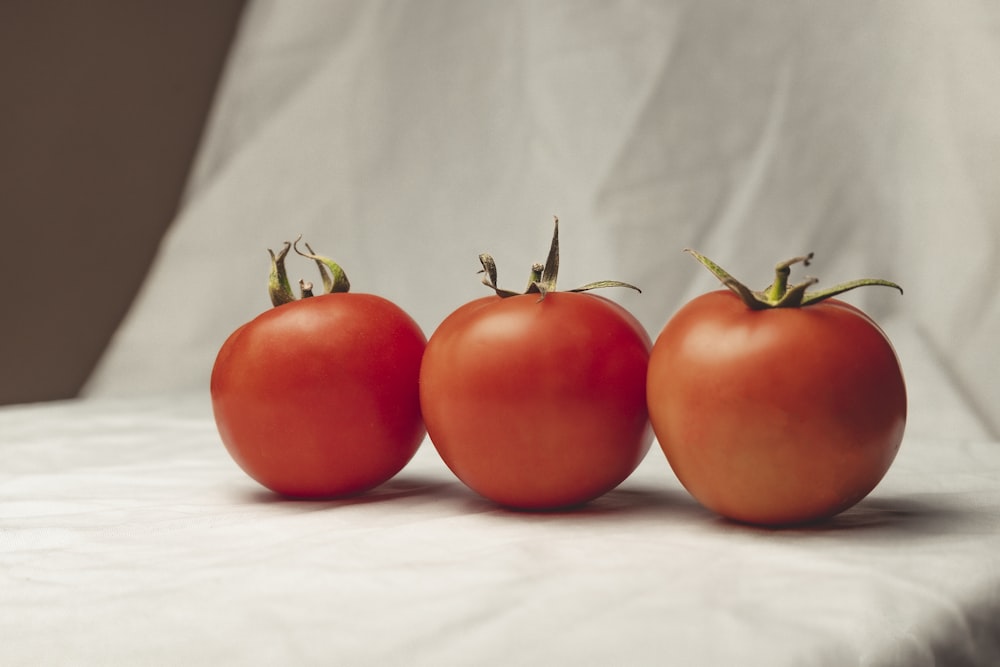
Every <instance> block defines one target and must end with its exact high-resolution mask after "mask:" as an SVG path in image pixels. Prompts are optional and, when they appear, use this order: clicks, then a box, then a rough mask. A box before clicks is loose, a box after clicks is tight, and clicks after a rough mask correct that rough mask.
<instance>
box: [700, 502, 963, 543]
mask: <svg viewBox="0 0 1000 667" xmlns="http://www.w3.org/2000/svg"><path fill="white" fill-rule="evenodd" d="M979 514H980V513H979V512H978V511H977V510H976V509H975V508H971V507H959V506H955V505H954V504H949V502H948V500H947V499H946V498H943V497H938V496H887V497H878V498H866V499H864V500H862V501H861V502H859V503H858V504H857V505H855V506H854V507H851V508H849V509H847V510H845V511H844V512H841V513H840V514H838V515H836V516H833V517H830V518H828V519H823V520H820V521H815V522H811V523H803V524H795V525H790V526H773V527H769V526H757V525H753V524H746V523H741V522H738V521H733V520H730V519H726V518H724V517H717V518H716V520H717V521H718V522H719V523H721V524H724V525H726V526H727V527H736V528H741V529H745V530H748V531H756V532H761V533H773V534H787V535H796V536H820V535H825V534H830V533H834V532H836V533H845V534H849V533H857V534H859V535H860V534H864V535H865V536H866V537H869V538H870V537H871V536H872V535H873V534H877V533H883V534H885V536H886V537H887V538H889V537H891V538H892V539H898V538H900V537H901V536H902V537H926V536H935V535H943V534H948V533H953V532H964V531H967V530H969V528H970V526H971V525H972V524H974V523H975V522H976V521H978V520H979Z"/></svg>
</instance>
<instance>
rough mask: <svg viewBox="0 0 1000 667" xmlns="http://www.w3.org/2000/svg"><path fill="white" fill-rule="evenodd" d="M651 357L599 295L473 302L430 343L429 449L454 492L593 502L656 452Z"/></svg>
mask: <svg viewBox="0 0 1000 667" xmlns="http://www.w3.org/2000/svg"><path fill="white" fill-rule="evenodd" d="M650 346H651V341H650V339H649V336H648V335H647V334H646V332H645V330H644V329H643V328H642V325H641V324H639V322H638V321H637V320H636V319H635V318H634V317H633V316H632V315H631V314H630V313H628V311H627V310H625V309H624V308H622V307H621V306H619V305H618V304H616V303H614V302H612V301H609V300H607V299H604V298H601V297H599V296H596V295H592V294H579V293H571V292H551V293H549V294H548V295H547V296H546V297H545V299H544V300H539V296H538V294H525V295H518V296H512V297H507V298H500V297H497V296H489V297H485V298H482V299H477V300H475V301H472V302H470V303H468V304H466V305H464V306H462V307H460V308H458V309H457V310H456V311H455V312H453V313H452V314H451V315H450V316H448V317H447V318H446V319H445V320H444V321H443V322H442V323H441V324H440V325H439V326H438V328H437V330H436V331H435V332H434V334H433V335H432V336H431V338H430V341H429V342H428V344H427V350H426V352H425V354H424V359H423V363H422V366H421V374H420V401H421V406H422V410H423V414H424V421H425V423H426V425H427V432H428V435H429V436H430V440H431V442H432V443H433V444H434V446H435V448H436V449H437V451H438V453H439V454H440V455H441V458H442V459H443V460H444V462H445V464H447V466H448V467H449V468H450V469H451V470H452V472H454V473H455V475H456V476H457V477H458V478H459V479H460V480H461V481H462V482H464V483H465V484H466V485H467V486H469V487H470V488H471V489H473V490H474V491H476V492H477V493H479V494H480V495H482V496H485V497H486V498H489V499H491V500H493V501H495V502H497V503H499V504H501V505H505V506H508V507H511V508H517V509H534V510H539V509H556V508H563V507H570V506H574V505H579V504H582V503H584V502H587V501H589V500H592V499H594V498H596V497H598V496H600V495H602V494H603V493H605V492H607V491H610V490H611V489H613V488H614V487H616V486H617V485H618V484H620V483H621V482H622V481H623V480H624V479H625V478H626V477H628V476H629V475H630V474H631V473H632V471H633V470H635V468H636V466H638V464H639V462H640V461H641V460H642V458H643V457H644V456H645V454H646V453H647V452H648V450H649V448H650V446H651V444H652V431H651V428H650V426H649V420H648V414H647V411H646V400H645V381H646V368H647V364H648V360H649V349H650Z"/></svg>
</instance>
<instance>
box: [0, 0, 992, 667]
mask: <svg viewBox="0 0 1000 667" xmlns="http://www.w3.org/2000/svg"><path fill="white" fill-rule="evenodd" d="M998 12H1000V9H998V8H997V7H996V6H995V5H993V4H989V3H985V2H979V1H974V0H962V1H959V2H954V3H948V5H947V7H945V6H944V5H943V4H941V3H933V2H929V1H925V0H917V1H906V2H903V1H901V0H900V1H890V2H879V3H857V2H840V3H829V2H769V3H753V4H751V3H742V2H720V1H708V2H679V1H675V2H638V1H636V2H627V1H620V2H603V1H601V2H596V1H595V2H579V1H562V0H555V1H551V2H532V1H530V0H522V1H517V0H514V1H511V2H477V3H469V2H460V1H453V0H427V1H420V2H407V1H400V0H396V1H389V0H381V1H380V0H366V1H360V0H358V1H340V2H327V1H321V2H296V3H278V2H275V1H264V0H261V1H256V2H252V3H251V5H250V7H249V9H248V11H247V13H246V15H245V16H244V18H243V23H242V25H241V29H240V31H239V35H238V39H237V42H236V44H235V47H234V49H233V52H232V54H231V56H230V60H229V62H228V65H227V69H226V73H225V77H224V80H223V83H222V86H221V88H220V91H219V94H218V97H217V100H216V104H215V107H214V110H213V114H212V118H211V122H210V124H209V127H208V129H207V132H206V135H205V138H204V141H203V143H202V146H201V149H200V152H199V156H198V160H197V164H196V165H195V168H194V170H193V172H192V174H191V178H190V181H189V183H188V187H187V191H186V194H185V199H184V205H183V208H182V210H181V212H180V214H179V216H178V217H177V219H176V220H175V221H174V223H173V225H172V226H171V228H170V230H169V231H168V234H167V236H166V237H165V238H164V240H163V242H162V245H161V247H160V251H159V253H158V256H157V259H156V262H155V264H154V265H153V267H152V269H151V272H150V274H149V276H148V277H147V279H146V282H145V283H144V285H143V288H142V290H141V292H140V295H139V297H138V298H137V300H136V302H135V304H134V305H133V308H132V310H131V312H130V313H129V315H128V317H127V318H126V320H125V321H124V322H123V324H122V326H121V327H120V329H119V330H118V332H117V333H116V335H115V338H114V339H113V341H112V343H111V345H110V346H109V348H108V350H107V353H106V355H105V356H104V358H103V359H102V361H101V364H100V365H99V367H98V369H97V370H96V371H95V373H94V376H93V377H92V378H91V380H90V382H89V384H88V386H87V389H86V391H85V397H84V398H83V399H80V400H76V401H69V402H64V403H54V404H48V405H38V406H13V407H8V408H2V409H0V591H3V593H2V595H3V601H4V603H3V604H2V605H0V636H3V637H4V641H3V642H2V643H0V663H2V664H4V665H62V664H100V665H117V664H121V665H132V664H147V665H148V664H152V665H155V664H188V665H192V666H194V665H209V664H211V665H220V664H221V665H227V664H231V665H258V664H259V665H273V664H302V665H326V664H350V665H369V664H370V665H385V664H407V665H466V664H475V665H529V664H530V665H536V664H581V665H590V664H592V665H608V664H628V665H646V664H648V665H654V664H655V665H660V664H678V665H768V666H775V665H777V666H781V665H795V666H798V665H819V666H826V665H830V666H836V667H840V666H842V665H866V666H873V667H874V666H878V667H883V666H899V667H904V666H905V667H913V666H917V667H919V666H922V665H928V666H929V665H937V664H949V665H950V664H962V665H965V664H968V665H993V664H997V663H998V662H1000V625H998V623H997V620H996V619H998V618H1000V560H998V557H997V554H998V553H1000V442H998V438H1000V435H998V434H1000V417H998V414H997V412H996V410H995V406H996V405H998V404H1000V383H998V382H997V381H996V378H997V377H998V376H1000V356H998V355H996V354H994V353H993V349H994V347H995V345H994V342H995V341H996V340H998V338H1000V299H998V298H997V296H996V295H995V293H994V291H993V290H992V287H991V286H992V285H993V284H994V283H995V282H996V281H995V277H996V273H997V271H998V269H997V264H996V262H995V261H994V260H995V258H996V256H997V250H998V245H1000V240H998V236H1000V225H998V224H997V220H998V219H1000V181H998V180H997V179H996V177H995V174H996V171H997V170H996V169H995V167H996V165H997V164H1000V160H998V157H1000V123H998V122H997V120H996V119H997V118H1000V113H998V112H1000V92H998V91H1000V86H998V85H996V84H997V83H1000V82H998V81H997V80H996V79H997V74H996V73H997V72H1000V67H998V65H1000V62H998V60H1000V53H998V45H1000V41H998V38H997V35H998V33H997V31H996V26H997V25H998V19H1000V16H998ZM553 215H558V216H559V219H560V229H561V247H562V261H561V275H560V281H559V284H560V286H561V287H563V288H571V287H575V286H577V285H580V284H583V283H587V282H591V281H594V280H600V279H618V280H623V281H626V282H629V283H633V284H636V285H639V286H640V287H641V288H642V289H643V292H642V293H641V294H635V293H633V292H631V291H628V290H614V291H607V292H605V295H606V296H608V297H610V298H612V299H614V300H616V301H618V302H619V303H621V304H622V305H624V306H625V307H626V308H628V309H629V310H631V311H632V312H634V313H635V314H636V316H637V317H638V318H639V319H640V321H641V322H642V323H643V325H644V326H645V327H646V329H647V330H648V331H649V332H650V334H651V335H652V336H654V337H655V335H656V333H657V332H658V331H659V330H660V328H661V327H662V326H663V324H664V323H665V322H666V321H667V319H668V318H669V316H670V315H671V314H672V313H673V312H674V311H675V310H676V309H677V308H678V307H679V306H680V305H681V304H682V303H684V302H685V301H686V300H687V299H689V298H691V297H693V296H694V295H696V294H698V293H701V292H704V291H707V290H710V289H715V288H717V287H718V282H717V281H716V280H715V279H714V278H713V277H712V276H711V275H709V274H708V273H707V272H705V271H704V270H703V269H702V268H701V267H700V266H698V265H697V264H696V263H695V262H694V261H693V260H692V259H691V258H690V257H688V256H687V255H685V254H684V253H683V252H682V250H683V249H684V248H686V247H691V248H695V249H697V250H699V251H701V252H702V253H704V254H706V255H708V256H710V257H712V258H713V259H715V260H716V261H717V262H719V263H720V264H722V265H723V266H725V267H726V268H728V269H729V270H730V272H731V273H733V274H735V275H736V276H737V277H739V278H741V279H744V280H745V281H746V282H748V283H749V284H750V286H751V287H755V288H762V287H764V286H765V285H766V284H767V283H768V282H769V281H770V280H771V278H772V267H773V265H774V263H775V262H777V261H779V260H783V259H786V258H789V257H793V256H797V255H801V254H803V253H804V252H807V251H814V252H815V253H816V254H815V259H814V261H813V263H812V265H811V266H809V267H808V268H805V269H803V268H802V267H797V268H796V270H795V274H793V279H803V278H804V276H805V275H807V274H815V275H818V276H819V277H820V278H821V279H822V281H821V282H820V283H819V286H821V287H822V286H830V285H833V284H834V283H837V282H841V281H845V280H850V279H854V278H858V277H864V276H871V277H880V278H886V279H890V280H894V281H896V282H898V283H900V284H901V285H902V286H903V287H904V288H905V294H904V295H902V296H900V295H899V294H898V293H897V292H895V291H894V290H890V289H885V288H866V289H865V290H862V291H859V292H854V293H851V294H850V295H848V296H847V297H845V298H846V300H848V301H850V302H852V303H854V304H856V305H859V306H861V307H863V308H864V309H865V310H866V311H867V312H869V313H870V314H871V315H872V316H873V317H875V318H876V319H877V320H878V321H879V323H880V324H881V325H882V326H883V327H884V329H885V330H886V332H887V334H888V335H889V337H890V338H891V339H892V341H893V343H894V345H895V347H896V350H897V353H898V355H899V358H900V362H901V365H902V367H903V372H904V375H905V377H906V381H907V392H908V404H909V415H908V422H907V429H906V435H905V438H904V442H903V445H902V447H901V449H900V453H899V456H898V458H897V460H896V462H895V464H894V465H893V467H892V469H891V470H890V471H889V473H888V475H887V476H886V478H885V479H884V480H883V482H882V483H881V484H880V485H879V486H878V487H877V488H876V489H875V491H874V492H873V493H872V494H871V495H870V496H869V497H868V498H866V499H865V500H863V501H862V502H861V503H860V504H858V505H857V506H856V507H855V508H853V509H851V510H849V511H847V512H846V513H844V514H842V515H840V516H839V517H837V518H835V519H834V520H832V521H831V522H829V523H826V524H822V525H819V526H815V527H812V528H807V529H796V530H783V531H768V530H761V529H755V528H748V527H743V526H739V525H735V524H732V523H729V522H726V521H723V520H720V519H718V518H717V517H715V516H713V515H712V514H711V513H709V512H707V511H705V510H703V509H701V508H700V507H699V506H698V505H697V504H696V503H695V502H694V501H693V500H692V499H691V498H690V496H688V494H687V493H686V492H685V491H684V489H683V488H682V487H681V486H680V485H679V483H678V482H677V481H676V478H675V477H674V476H673V475H672V473H671V472H670V470H669V467H668V466H667V464H666V461H665V459H664V458H663V456H662V454H661V453H660V452H659V451H658V450H657V449H656V447H655V446H654V449H653V451H651V452H650V455H649V456H648V457H647V458H646V459H645V461H644V462H643V463H642V465H641V466H640V468H639V469H638V470H637V471H636V472H635V474H633V475H632V476H631V477H630V478H629V479H628V480H626V481H625V482H624V483H623V484H622V485H621V486H620V487H619V488H618V489H616V490H614V491H612V492H611V493H609V494H607V495H606V496H604V497H602V498H601V499H599V500H597V501H595V502H593V503H591V504H590V505H588V506H587V507H585V508H583V509H581V510H580V511H577V512H563V513H540V514H530V513H529V514H524V513H513V512H508V511H504V510H501V509H499V508H497V507H495V506H494V505H492V504H490V503H488V502H487V501H485V500H483V499H480V498H479V497H477V496H476V495H475V494H473V493H472V492H471V491H469V490H467V489H466V488H465V487H464V486H462V485H461V484H460V483H459V482H458V481H457V480H456V479H455V478H454V476H453V475H451V473H450V472H449V471H448V470H447V468H446V467H445V466H444V464H443V463H442V462H441V461H440V459H439V458H438V457H437V455H436V453H435V452H434V449H433V447H432V444H431V443H430V442H429V441H428V442H425V443H424V445H423V447H422V448H421V450H420V452H418V454H417V456H416V457H415V459H414V460H413V461H412V462H411V463H410V464H409V465H408V466H407V467H406V468H405V469H404V470H403V471H402V472H401V473H400V474H399V475H398V476H397V477H396V478H394V479H393V480H391V481H390V482H388V483H386V484H385V485H383V486H382V487H379V488H378V489H376V490H375V491H373V492H371V493H369V494H366V495H364V496H361V497H359V498H356V499H352V500H348V501H340V502H324V503H306V502H291V501H286V500H282V499H279V498H277V497H275V496H273V495H271V494H269V493H268V492H266V491H264V490H263V489H261V488H260V487H258V486H256V484H255V483H254V482H252V481H251V480H250V479H249V478H248V477H246V476H245V475H244V474H243V473H242V472H241V471H240V470H239V469H238V468H237V467H236V465H235V464H234V463H233V462H232V461H231V460H230V459H229V457H228V455H227V454H226V452H225V450H224V448H223V447H222V445H221V442H220V441H219V439H218V435H217V434H216V431H215V428H214V425H213V424H212V418H211V413H210V409H209V406H208V396H207V385H208V377H209V373H210V370H211V366H212V363H213V360H214V357H215V354H216V352H217V351H218V349H219V347H220V346H221V345H222V342H223V341H224V340H225V338H226V336H227V335H228V334H229V333H230V332H231V331H233V330H234V329H235V328H236V327H237V326H239V325H240V324H242V323H243V322H245V321H247V320H249V319H250V318H252V317H253V316H254V315H255V314H257V313H259V312H262V311H263V310H265V309H266V308H268V307H269V303H268V300H267V295H266V282H267V272H268V269H269V259H268V256H267V252H266V249H267V248H272V249H275V250H277V249H278V248H279V247H280V245H281V244H282V242H283V241H286V240H287V241H291V240H294V239H295V238H296V236H298V235H299V234H300V233H301V234H303V235H304V237H305V240H306V241H308V242H309V243H310V245H311V246H312V247H313V248H315V249H316V250H317V252H319V253H321V254H324V255H329V256H331V257H333V258H335V259H336V260H337V261H339V262H340V263H341V264H342V265H343V267H344V269H345V270H346V271H347V273H348V275H349V277H350V280H351V283H352V286H353V287H352V289H353V290H355V291H361V292H374V293H379V294H381V295H383V296H386V297H388V298H390V299H392V300H394V301H395V302H396V303H398V304H399V305H400V306H402V307H403V308H404V309H406V310H407V311H408V312H410V313H411V314H412V315H413V316H414V318H415V319H416V320H417V321H418V323H419V324H420V325H421V327H422V328H423V329H424V331H425V333H427V334H428V335H430V334H431V333H432V332H433V330H434V328H435V327H436V325H437V324H438V323H439V322H440V321H441V320H442V319H443V318H444V317H445V316H446V315H447V314H448V313H449V312H451V311H452V310H453V309H454V308H456V307H457V306H459V305H460V304H462V303H464V302H466V301H468V300H470V299H472V298H474V297H477V296H480V295H483V294H485V293H486V291H485V289H486V288H484V287H483V286H482V285H480V284H479V281H480V278H481V276H478V275H477V274H476V272H477V271H478V270H479V268H480V266H479V263H478V260H477V257H478V255H479V253H482V252H489V253H491V254H492V255H493V256H494V257H495V258H496V260H497V263H498V266H499V281H500V284H501V285H502V286H504V287H508V288H512V289H518V288H519V287H520V286H522V285H523V284H524V283H525V280H526V278H527V275H528V271H529V268H530V266H531V263H532V262H535V261H540V260H543V259H544V258H545V253H546V251H547V248H548V242H549V238H550V234H551V231H552V216H553ZM314 270H315V267H314V266H313V265H312V264H311V263H310V262H308V261H306V260H302V259H300V258H299V259H295V258H293V259H291V260H290V261H289V273H290V276H291V277H292V279H293V281H297V279H298V278H299V277H304V278H307V279H309V280H315V279H316V276H315V275H314V274H313V271H314Z"/></svg>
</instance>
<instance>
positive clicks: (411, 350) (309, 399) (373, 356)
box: [211, 293, 426, 498]
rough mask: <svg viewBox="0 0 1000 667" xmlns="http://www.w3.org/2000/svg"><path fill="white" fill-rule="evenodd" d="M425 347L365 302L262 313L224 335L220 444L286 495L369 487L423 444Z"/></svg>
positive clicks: (387, 307) (370, 300)
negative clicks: (421, 398) (421, 383)
mask: <svg viewBox="0 0 1000 667" xmlns="http://www.w3.org/2000/svg"><path fill="white" fill-rule="evenodd" d="M425 345H426V339H425V337H424V335H423V333H422V332H421V331H420V328H419V327H418V325H417V324H416V322H414V321H413V320H412V319H411V318H410V317H409V315H407V314H406V313H405V312H403V311H402V310H401V309H400V308H399V307H397V306H396V305H395V304H393V303H392V302H390V301H388V300H386V299H384V298H382V297H379V296H375V295H371V294H360V293H335V294H325V295H322V296H314V297H310V298H307V299H302V300H299V301H294V302H292V303H287V304H284V305H282V306H278V307H276V308H273V309H271V310H268V311H266V312H264V313H262V314H261V315H259V316H258V317H257V318H256V319H254V320H252V321H251V322H249V323H247V324H245V325H243V326H242V327H240V328H239V329H237V330H236V331H235V332H233V334H232V335H230V337H229V338H228V339H227V340H226V342H225V343H224V344H223V345H222V348H221V349H220V351H219V354H218V356H217V358H216V361H215V365H214V367H213V369H212V378H211V393H212V407H213V411H214V414H215V420H216V424H217V426H218V429H219V434H220V436H221V438H222V441H223V443H224V445H225V447H226V449H227V450H228V451H229V453H230V455H231V456H232V457H233V459H234V460H235V461H236V463H237V464H238V465H239V466H240V467H241V468H242V469H243V470H244V471H245V472H246V473H247V474H248V475H249V476H250V477H252V478H253V479H255V480H257V481H258V482H259V483H260V484H262V485H263V486H265V487H267V488H269V489H271V490H272V491H275V492H277V493H280V494H283V495H286V496H291V497H298V498H334V497H343V496H350V495H354V494H358V493H362V492H364V491H367V490H369V489H371V488H374V487H375V486H378V485H379V484H381V483H382V482H385V481H386V480H388V479H389V478H391V477H392V476H394V475H395V474H396V473H397V472H399V471H400V470H401V469H402V468H403V467H404V466H405V465H406V463H407V462H408V461H409V460H410V459H411V458H412V457H413V455H414V454H415V453H416V451H417V448H418V447H419V446H420V443H421V441H422V440H423V438H424V435H425V431H424V426H423V422H422V420H421V417H420V401H419V394H418V377H419V371H420V359H421V356H422V354H423V350H424V347H425Z"/></svg>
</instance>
